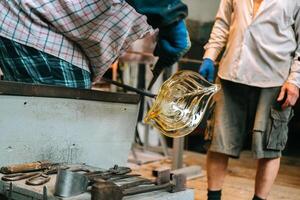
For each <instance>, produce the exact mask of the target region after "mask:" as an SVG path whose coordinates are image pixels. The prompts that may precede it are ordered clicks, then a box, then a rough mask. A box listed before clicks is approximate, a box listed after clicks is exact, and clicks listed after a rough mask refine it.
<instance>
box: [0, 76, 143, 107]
mask: <svg viewBox="0 0 300 200" xmlns="http://www.w3.org/2000/svg"><path fill="white" fill-rule="evenodd" d="M0 94H6V95H19V96H38V97H55V98H67V99H80V100H92V101H106V102H112V103H127V104H137V103H138V102H139V101H140V96H139V95H137V94H125V93H112V92H103V91H95V90H88V89H75V88H67V87H60V86H49V85H34V84H29V83H18V82H10V81H0Z"/></svg>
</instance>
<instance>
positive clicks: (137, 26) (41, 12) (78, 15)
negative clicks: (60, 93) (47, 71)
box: [0, 0, 151, 76]
mask: <svg viewBox="0 0 300 200" xmlns="http://www.w3.org/2000/svg"><path fill="white" fill-rule="evenodd" d="M1 8H2V9H3V10H4V13H3V14H1V15H0V22H2V25H1V24H0V28H2V29H0V35H2V36H3V37H6V38H9V39H12V40H14V41H17V42H20V43H21V44H24V45H28V46H30V47H34V48H36V49H38V50H42V51H43V52H46V53H49V54H51V55H54V56H57V57H59V58H61V59H63V60H66V61H68V62H70V63H72V64H74V65H75V66H78V67H80V68H83V69H86V70H90V71H92V72H93V74H94V75H95V76H102V75H103V74H104V72H105V71H106V70H107V69H108V68H109V67H110V65H111V63H112V62H113V61H114V60H115V59H116V58H117V57H118V56H119V55H120V54H121V53H123V52H124V51H125V50H126V48H127V47H128V46H129V45H130V44H131V43H133V42H134V41H135V40H137V39H139V38H141V37H143V36H144V35H145V34H147V33H148V32H149V31H151V27H150V26H149V25H148V24H147V20H146V17H145V16H142V15H140V14H139V13H137V12H136V11H135V10H134V9H133V8H132V7H131V6H130V5H129V4H127V3H126V2H125V1H123V0H35V1H27V0H21V1H2V2H0V9H1Z"/></svg>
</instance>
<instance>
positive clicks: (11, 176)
mask: <svg viewBox="0 0 300 200" xmlns="http://www.w3.org/2000/svg"><path fill="white" fill-rule="evenodd" d="M0 172H1V173H2V174H4V176H2V178H1V179H2V180H3V181H9V182H10V183H11V185H12V183H13V182H15V181H20V180H25V183H26V184H27V185H30V186H32V187H33V186H40V185H44V184H46V183H47V182H49V181H50V179H51V178H55V179H56V180H55V186H54V188H55V189H54V195H55V196H57V197H59V198H68V197H75V196H77V195H80V194H82V193H86V192H90V194H91V199H92V200H102V199H105V200H121V199H123V197H125V196H130V195H136V194H142V193H147V192H153V191H159V190H164V191H168V192H171V193H174V192H180V191H184V190H185V185H186V177H185V175H182V174H171V172H170V170H169V169H165V170H156V171H153V175H154V176H155V177H156V178H155V180H150V179H146V178H143V177H141V175H139V174H133V173H132V170H131V169H130V168H128V167H120V166H117V165H115V166H114V167H112V168H110V169H108V170H99V169H95V168H92V167H89V166H86V165H76V166H75V165H72V166H71V165H65V164H61V163H51V162H48V161H41V162H34V163H25V164H21V165H11V166H7V167H2V168H1V169H0ZM44 190H45V189H44ZM44 192H45V191H44ZM43 196H44V198H43V199H47V196H48V195H47V190H46V192H45V193H44V194H43Z"/></svg>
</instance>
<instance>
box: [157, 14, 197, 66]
mask: <svg viewBox="0 0 300 200" xmlns="http://www.w3.org/2000/svg"><path fill="white" fill-rule="evenodd" d="M158 37H159V39H158V42H157V45H156V47H155V50H154V55H155V56H158V57H159V59H158V61H157V63H156V66H157V67H158V68H161V69H162V68H165V67H171V66H172V65H173V64H175V63H176V62H177V61H178V60H179V59H180V58H181V57H182V56H183V55H184V54H185V53H186V52H187V51H188V50H189V49H190V47H191V42H190V38H189V34H188V31H187V28H186V26H185V23H184V21H183V20H181V21H179V22H176V23H174V24H172V25H169V26H167V27H162V28H160V29H159V35H158Z"/></svg>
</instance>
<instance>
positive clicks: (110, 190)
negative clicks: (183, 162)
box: [91, 174, 186, 200]
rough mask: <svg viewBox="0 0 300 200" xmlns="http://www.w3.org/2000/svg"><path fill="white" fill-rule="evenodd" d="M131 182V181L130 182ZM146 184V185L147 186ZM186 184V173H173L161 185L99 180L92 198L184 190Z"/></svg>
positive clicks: (113, 199)
mask: <svg viewBox="0 0 300 200" xmlns="http://www.w3.org/2000/svg"><path fill="white" fill-rule="evenodd" d="M129 184H130V183H129ZM145 185H146V186H145ZM185 186H186V177H185V175H182V174H178V175H173V176H172V180H171V181H169V182H168V183H164V184H161V185H153V184H151V185H150V184H149V183H148V182H146V183H145V184H143V183H141V184H140V185H139V186H137V187H136V186H133V187H128V186H127V185H126V184H125V185H121V186H118V185H117V184H115V183H113V182H97V183H95V184H94V185H93V186H92V190H91V193H92V200H102V199H105V200H121V199H123V197H125V196H130V195H136V194H142V193H147V192H153V191H158V190H167V191H168V192H180V191H184V190H185V188H186V187H185Z"/></svg>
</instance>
